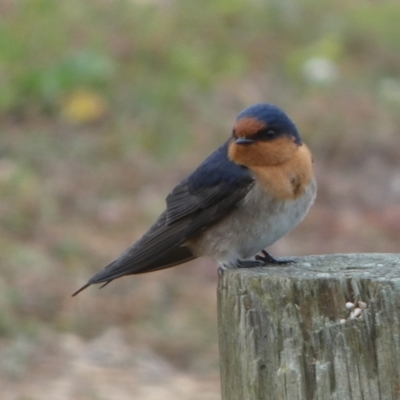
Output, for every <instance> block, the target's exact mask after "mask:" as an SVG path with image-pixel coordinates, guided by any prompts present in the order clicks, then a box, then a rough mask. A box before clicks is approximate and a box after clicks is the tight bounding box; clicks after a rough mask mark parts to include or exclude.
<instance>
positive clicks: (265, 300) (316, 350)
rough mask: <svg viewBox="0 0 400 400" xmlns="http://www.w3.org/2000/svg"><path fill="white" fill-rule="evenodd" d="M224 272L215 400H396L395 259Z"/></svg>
mask: <svg viewBox="0 0 400 400" xmlns="http://www.w3.org/2000/svg"><path fill="white" fill-rule="evenodd" d="M294 261H296V264H293V265H288V266H277V267H264V268H253V269H232V270H227V271H224V273H223V276H222V277H221V278H220V282H219V286H218V303H219V340H220V359H221V380H222V399H223V400H331V399H332V400H399V399H400V254H347V255H344V254H336V255H323V256H309V257H298V258H294Z"/></svg>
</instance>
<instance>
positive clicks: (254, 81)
mask: <svg viewBox="0 0 400 400" xmlns="http://www.w3.org/2000/svg"><path fill="white" fill-rule="evenodd" d="M399 21H400V3H399V2H398V1H397V0H393V1H373V0H370V1H351V2H349V1H340V0H327V1H324V2H321V1H318V0H301V1H296V0H284V1H282V0H271V1H269V2H262V1H256V0H251V1H245V0H230V1H227V0H214V1H195V0H186V1H184V0H175V1H174V0H136V1H135V0H87V1H77V0H58V1H55V0H20V1H18V2H16V1H13V0H0V82H1V90H0V129H1V131H0V132H1V133H0V268H1V274H0V386H1V388H2V398H3V399H21V400H22V399H48V398H51V399H125V398H127V399H130V398H140V399H145V400H147V399H160V398H163V399H168V398H174V399H218V398H219V393H218V392H219V383H218V346H217V326H216V296H215V290H216V282H217V276H216V267H215V265H214V264H213V262H212V261H210V260H199V261H197V262H193V263H191V265H187V266H180V267H177V268H176V269H171V270H167V271H161V272H157V273H154V274H150V275H148V276H137V277H134V278H126V279H122V280H119V281H116V282H113V283H112V284H111V285H109V286H107V287H106V288H104V289H102V290H101V291H98V290H97V288H90V289H88V290H87V291H85V292H83V293H82V294H80V295H79V296H78V297H77V298H71V297H70V295H71V293H72V292H73V291H74V290H76V289H77V288H78V287H79V286H80V285H82V284H83V283H84V282H86V280H87V279H88V278H89V277H90V276H91V275H92V274H93V273H95V272H97V271H98V270H99V269H101V268H102V267H103V266H105V265H106V264H108V263H109V262H110V261H112V260H113V259H114V258H115V257H116V256H117V255H118V254H119V253H120V252H121V251H123V250H124V249H125V248H126V247H127V246H128V245H130V244H131V243H132V242H133V241H134V240H135V239H137V238H138V237H140V235H141V234H142V233H144V231H145V230H146V228H147V227H148V226H149V225H150V224H151V222H153V221H154V219H155V218H156V217H157V215H158V214H159V213H160V212H161V211H162V209H163V207H164V198H165V196H166V195H167V194H168V192H169V190H171V189H172V187H173V186H174V185H175V184H176V183H177V182H178V181H179V180H180V179H182V178H183V177H184V176H185V175H186V174H187V173H188V172H190V171H191V170H192V169H193V168H195V167H196V166H197V165H198V163H199V162H201V161H202V160H203V159H204V158H205V157H206V156H207V155H208V154H209V153H210V152H211V151H213V150H214V149H215V148H216V146H218V145H220V144H221V143H222V142H223V141H225V140H226V139H227V138H228V137H229V135H230V131H231V128H232V125H233V121H234V118H235V116H236V114H237V113H238V112H239V111H241V110H242V109H243V108H245V107H247V106H249V105H250V104H252V103H256V102H271V103H275V104H277V105H278V106H280V107H282V108H283V109H284V110H285V111H286V112H287V113H288V114H289V115H290V116H291V117H292V119H293V120H294V121H295V122H296V123H297V125H298V127H299V129H300V131H301V132H302V135H303V138H304V139H305V141H306V142H307V143H308V144H309V146H310V147H311V148H312V150H313V154H314V158H315V168H316V172H317V176H318V181H319V194H318V200H317V202H316V204H315V206H314V208H313V209H312V211H311V212H310V214H309V216H308V217H307V218H306V220H305V221H304V222H303V224H302V225H301V226H299V227H298V228H296V229H295V230H294V231H293V233H291V234H290V235H289V236H288V237H286V238H284V239H282V240H281V241H279V242H278V243H277V244H276V245H274V246H273V248H272V252H273V253H274V254H275V255H277V256H280V255H295V254H310V253H314V254H316V253H328V252H398V251H399V247H400V246H399V235H400V202H399V198H400V168H399V161H398V160H399V156H400V135H399V133H400V112H399V110H400V41H399V37H400V24H399ZM44 388H46V390H44Z"/></svg>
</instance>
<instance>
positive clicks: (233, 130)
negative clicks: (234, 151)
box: [232, 128, 237, 139]
mask: <svg viewBox="0 0 400 400" xmlns="http://www.w3.org/2000/svg"><path fill="white" fill-rule="evenodd" d="M232 137H233V138H235V139H236V138H237V136H236V129H235V128H233V129H232Z"/></svg>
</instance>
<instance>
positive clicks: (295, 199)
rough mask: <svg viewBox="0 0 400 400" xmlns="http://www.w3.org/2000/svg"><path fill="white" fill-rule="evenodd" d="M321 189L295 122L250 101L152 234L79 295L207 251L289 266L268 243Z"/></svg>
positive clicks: (243, 264) (246, 262) (233, 260)
mask: <svg viewBox="0 0 400 400" xmlns="http://www.w3.org/2000/svg"><path fill="white" fill-rule="evenodd" d="M316 191H317V184H316V181H315V178H314V174H313V159H312V156H311V153H310V150H309V149H308V147H307V146H306V145H305V144H304V143H303V142H302V139H301V137H300V133H299V131H298V130H297V127H296V125H295V124H294V123H293V122H292V120H291V119H290V118H289V117H288V116H287V115H286V114H285V113H284V112H283V111H282V110H281V109H279V108H278V107H276V106H274V105H272V104H265V103H260V104H255V105H252V106H250V107H249V108H247V109H245V110H244V111H242V112H241V113H240V114H239V115H238V116H237V118H236V123H235V125H234V127H233V130H232V135H231V137H230V138H229V140H228V141H227V142H225V143H224V144H223V145H222V146H221V147H220V148H218V149H217V150H216V151H215V152H214V153H212V154H211V155H210V156H209V157H208V158H207V159H206V160H205V161H204V162H203V163H202V164H201V165H200V166H199V167H198V168H197V169H196V170H195V171H194V172H193V173H192V174H190V175H189V176H188V177H187V178H185V179H184V180H183V181H182V182H180V183H179V184H178V185H177V186H176V187H175V188H174V189H173V190H172V192H171V193H170V194H169V195H168V196H167V198H166V209H165V211H164V212H163V213H162V214H161V215H160V216H159V218H158V219H157V220H156V222H155V223H154V225H153V226H151V228H150V229H149V230H148V231H147V233H145V234H144V235H143V237H142V238H141V239H139V240H138V241H137V242H136V243H134V244H133V245H132V246H131V247H129V248H128V249H127V250H126V251H125V252H123V253H122V254H121V255H120V256H119V258H117V259H116V260H115V261H113V262H112V263H111V264H109V265H108V266H106V267H105V268H104V269H103V270H101V271H100V272H98V273H97V274H95V275H94V276H93V277H92V278H90V279H89V281H88V282H87V283H86V284H85V285H84V286H82V287H81V288H80V289H78V290H77V291H76V292H75V293H74V294H73V296H75V295H76V294H78V293H79V292H81V291H82V290H84V289H85V288H87V287H88V286H90V285H92V284H96V283H103V285H102V286H101V287H103V286H105V285H106V284H108V283H110V282H111V281H112V280H114V279H117V278H120V277H122V276H124V275H134V274H141V273H144V272H152V271H158V270H161V269H164V268H169V267H173V266H175V265H178V264H182V263H185V262H187V261H190V260H193V259H195V258H197V257H201V256H209V257H211V258H213V259H214V260H216V261H217V262H218V264H219V267H220V268H221V269H222V270H224V269H226V268H231V267H238V268H249V267H258V266H267V265H269V264H287V263H288V262H291V261H290V260H276V259H275V258H274V257H272V256H271V255H270V254H269V253H268V252H267V251H266V250H265V248H267V247H268V246H270V245H272V244H273V243H274V242H276V241H277V240H278V239H280V238H281V237H283V236H284V235H286V234H287V233H288V232H289V231H290V230H291V229H293V228H294V227H295V226H296V225H297V224H299V223H300V222H301V221H302V220H303V218H304V217H305V215H306V214H307V213H308V211H309V209H310V207H311V205H312V204H313V202H314V199H315V196H316ZM261 252H262V255H260V254H259V253H261Z"/></svg>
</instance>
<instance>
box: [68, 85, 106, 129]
mask: <svg viewBox="0 0 400 400" xmlns="http://www.w3.org/2000/svg"><path fill="white" fill-rule="evenodd" d="M107 110H108V107H107V103H106V101H105V100H104V98H102V97H101V96H99V95H98V94H96V93H93V92H90V91H85V90H79V91H76V92H73V93H71V94H70V95H69V96H68V97H67V98H66V99H65V100H64V102H63V103H62V114H63V115H64V116H65V118H67V119H68V120H69V121H71V122H74V123H88V122H95V121H97V120H98V119H100V118H101V117H103V116H104V115H105V114H106V113H107Z"/></svg>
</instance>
